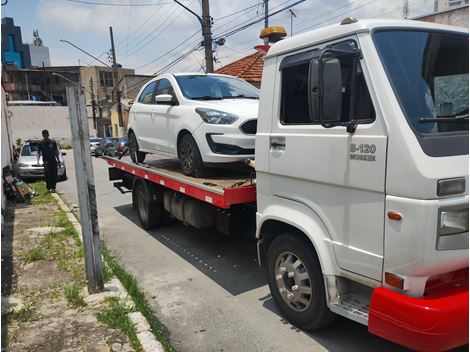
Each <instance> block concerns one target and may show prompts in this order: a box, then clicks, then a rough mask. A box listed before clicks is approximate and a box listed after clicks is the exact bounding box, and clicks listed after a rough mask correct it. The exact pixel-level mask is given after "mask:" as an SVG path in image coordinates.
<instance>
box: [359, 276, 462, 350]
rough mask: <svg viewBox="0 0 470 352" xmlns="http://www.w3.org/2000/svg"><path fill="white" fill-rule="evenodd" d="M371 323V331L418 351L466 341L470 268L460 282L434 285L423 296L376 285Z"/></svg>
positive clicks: (445, 347)
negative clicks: (406, 293)
mask: <svg viewBox="0 0 470 352" xmlns="http://www.w3.org/2000/svg"><path fill="white" fill-rule="evenodd" d="M467 270H468V269H467ZM368 325H369V332H370V333H372V334H375V335H378V336H381V337H383V338H385V339H387V340H390V341H393V342H395V343H397V344H400V345H403V346H406V347H408V348H411V349H414V350H417V351H446V350H449V349H452V348H455V347H458V346H461V345H465V344H467V343H468V271H467V275H466V276H465V277H462V278H461V279H460V280H459V281H453V282H451V283H448V284H447V285H440V286H438V287H432V288H430V289H429V290H427V291H426V293H425V296H424V297H420V298H413V297H409V296H405V295H403V294H400V293H396V292H394V291H391V290H389V289H386V288H383V287H379V288H376V289H375V290H374V292H373V294H372V300H371V304H370V310H369V324H368Z"/></svg>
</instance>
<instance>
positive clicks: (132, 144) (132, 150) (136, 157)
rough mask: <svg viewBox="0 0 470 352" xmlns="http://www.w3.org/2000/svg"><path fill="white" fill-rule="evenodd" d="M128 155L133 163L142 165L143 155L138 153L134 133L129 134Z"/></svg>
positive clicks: (137, 144)
mask: <svg viewBox="0 0 470 352" xmlns="http://www.w3.org/2000/svg"><path fill="white" fill-rule="evenodd" d="M129 154H130V155H131V159H132V161H133V162H134V163H142V162H143V161H144V160H145V153H143V152H140V151H139V143H137V137H136V136H135V134H134V132H129Z"/></svg>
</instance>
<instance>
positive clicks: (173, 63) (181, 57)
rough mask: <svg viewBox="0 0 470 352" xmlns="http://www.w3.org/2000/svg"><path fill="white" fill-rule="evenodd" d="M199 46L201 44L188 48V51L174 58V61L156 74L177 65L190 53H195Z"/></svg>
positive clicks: (156, 73)
mask: <svg viewBox="0 0 470 352" xmlns="http://www.w3.org/2000/svg"><path fill="white" fill-rule="evenodd" d="M198 47H199V46H197V47H195V48H192V49H190V50H188V51H187V52H186V53H184V54H183V55H181V56H179V57H178V58H177V59H175V60H173V61H172V62H170V63H169V64H168V65H166V66H164V67H163V68H162V69H160V70H158V71H156V72H155V73H154V74H155V75H158V74H160V72H164V71H165V70H167V69H169V68H170V67H172V66H174V65H176V64H177V63H179V62H181V61H182V60H184V59H185V58H187V57H188V56H189V55H191V54H192V53H193V51H195V50H197V48H198Z"/></svg>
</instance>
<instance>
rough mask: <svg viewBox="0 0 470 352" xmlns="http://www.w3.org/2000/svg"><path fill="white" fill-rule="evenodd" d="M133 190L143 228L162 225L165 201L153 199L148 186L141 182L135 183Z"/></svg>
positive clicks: (147, 228) (148, 228)
mask: <svg viewBox="0 0 470 352" xmlns="http://www.w3.org/2000/svg"><path fill="white" fill-rule="evenodd" d="M133 192H134V195H133V200H134V202H135V208H136V209H137V214H138V216H139V221H140V224H141V226H142V228H143V229H144V230H152V229H155V228H156V227H158V226H160V225H162V221H163V211H164V210H163V202H155V201H153V200H152V197H151V195H150V192H149V191H148V189H147V187H145V185H144V184H142V183H141V182H138V183H137V184H136V185H135V187H134V190H133Z"/></svg>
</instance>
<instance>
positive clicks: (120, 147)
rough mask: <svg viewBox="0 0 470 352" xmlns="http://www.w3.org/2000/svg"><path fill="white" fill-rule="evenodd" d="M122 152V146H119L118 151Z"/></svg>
mask: <svg viewBox="0 0 470 352" xmlns="http://www.w3.org/2000/svg"><path fill="white" fill-rule="evenodd" d="M123 150H124V146H123V145H122V144H121V145H120V146H119V151H120V152H122V151H123Z"/></svg>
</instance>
